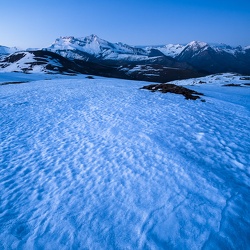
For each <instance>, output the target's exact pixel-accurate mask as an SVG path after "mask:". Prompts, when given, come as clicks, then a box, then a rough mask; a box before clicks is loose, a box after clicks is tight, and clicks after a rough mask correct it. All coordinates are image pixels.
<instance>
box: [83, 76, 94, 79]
mask: <svg viewBox="0 0 250 250" xmlns="http://www.w3.org/2000/svg"><path fill="white" fill-rule="evenodd" d="M85 78H87V79H95V78H94V77H93V76H86V77H85Z"/></svg>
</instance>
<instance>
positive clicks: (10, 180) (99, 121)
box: [0, 78, 250, 249]
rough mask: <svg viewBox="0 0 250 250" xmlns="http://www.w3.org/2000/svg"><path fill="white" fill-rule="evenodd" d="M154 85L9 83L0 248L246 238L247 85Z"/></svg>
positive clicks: (151, 245)
mask: <svg viewBox="0 0 250 250" xmlns="http://www.w3.org/2000/svg"><path fill="white" fill-rule="evenodd" d="M146 84H147V83H145V82H133V81H125V80H117V79H94V80H88V79H72V80H71V79H69V78H68V79H64V80H63V79H54V80H47V81H44V80H41V81H35V82H30V83H24V84H19V85H4V86H0V99H1V114H0V115H1V119H0V126H1V132H0V134H1V142H0V150H1V152H0V162H1V168H0V224H1V227H0V242H1V243H0V248H3V249H11V248H18V249H41V248H42V249H43V248H45V249H56V248H57V249H77V248H80V249H83V248H87V249H201V248H204V249H226V248H232V249H247V248H248V247H249V245H250V240H249V239H250V230H249V229H250V212H249V209H248V208H249V205H250V197H249V185H250V181H249V175H250V171H249V162H250V156H249V152H250V138H249V131H250V122H249V120H250V119H249V117H250V109H249V96H250V95H249V94H250V91H249V88H248V87H246V88H237V89H235V90H233V89H232V88H230V89H227V88H224V87H221V86H207V85H199V86H192V88H193V89H195V90H196V89H197V90H199V91H200V92H203V93H204V94H205V97H204V99H205V100H206V102H205V103H203V102H200V101H187V100H185V99H184V97H183V96H179V95H175V94H162V93H151V92H149V91H147V90H139V88H140V87H142V86H143V85H146ZM212 87H213V91H212V90H211V88H212ZM233 91H236V93H237V94H236V95H233Z"/></svg>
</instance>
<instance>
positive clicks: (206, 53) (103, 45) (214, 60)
mask: <svg viewBox="0 0 250 250" xmlns="http://www.w3.org/2000/svg"><path fill="white" fill-rule="evenodd" d="M12 71H14V72H15V71H17V72H26V73H32V72H44V73H50V74H55V73H61V74H78V73H82V74H91V75H100V76H107V77H117V78H124V79H134V80H146V81H152V82H166V81H171V80H176V79H185V78H193V77H200V76H205V75H209V74H214V73H224V72H235V73H239V74H245V75H248V74H250V46H248V47H241V46H238V47H231V46H229V45H225V44H208V43H205V42H198V41H193V42H190V43H188V44H186V45H182V44H168V45H164V46H140V47H136V46H130V45H127V44H124V43H111V42H108V41H106V40H103V39H101V38H99V37H98V36H96V35H90V36H87V37H83V38H75V37H73V36H69V37H60V38H57V39H56V40H55V42H54V43H53V44H52V45H51V46H49V47H47V48H43V49H28V50H25V51H24V50H20V49H18V48H16V47H14V48H9V47H5V46H0V72H12Z"/></svg>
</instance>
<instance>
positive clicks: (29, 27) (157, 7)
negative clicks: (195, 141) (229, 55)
mask: <svg viewBox="0 0 250 250" xmlns="http://www.w3.org/2000/svg"><path fill="white" fill-rule="evenodd" d="M90 34H96V35H98V36H99V37H101V38H103V39H105V40H108V41H110V42H124V43H127V44H130V45H162V44H168V43H188V42H190V41H193V40H198V41H204V42H215V43H226V44H229V45H234V46H236V45H243V46H246V45H250V0H71V1H70V0H0V45H5V46H19V47H22V48H28V47H47V46H49V45H50V44H51V43H53V42H54V40H55V39H56V38H57V37H60V36H75V37H84V36H87V35H90Z"/></svg>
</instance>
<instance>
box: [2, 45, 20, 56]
mask: <svg viewBox="0 0 250 250" xmlns="http://www.w3.org/2000/svg"><path fill="white" fill-rule="evenodd" d="M19 50H20V49H18V48H16V47H12V48H10V47H6V46H1V45H0V56H1V55H8V54H11V53H14V52H16V51H19Z"/></svg>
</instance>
